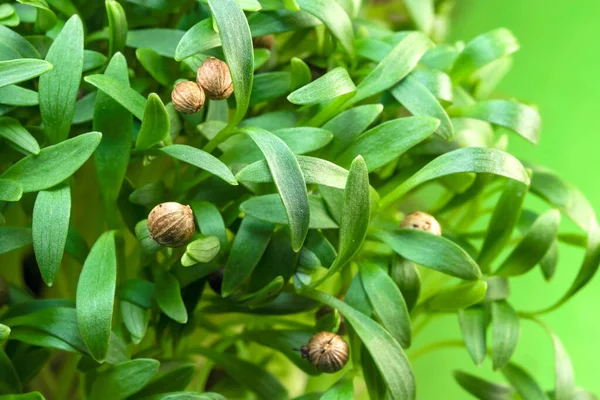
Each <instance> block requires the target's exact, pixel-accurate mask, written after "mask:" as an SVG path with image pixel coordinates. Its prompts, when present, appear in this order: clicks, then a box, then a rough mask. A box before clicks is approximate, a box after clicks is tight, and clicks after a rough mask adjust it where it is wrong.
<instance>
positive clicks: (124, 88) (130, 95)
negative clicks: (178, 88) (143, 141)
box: [83, 75, 146, 121]
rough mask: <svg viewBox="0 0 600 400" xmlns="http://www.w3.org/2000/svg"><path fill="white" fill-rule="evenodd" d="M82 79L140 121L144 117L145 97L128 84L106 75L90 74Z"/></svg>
mask: <svg viewBox="0 0 600 400" xmlns="http://www.w3.org/2000/svg"><path fill="white" fill-rule="evenodd" d="M83 79H84V80H85V81H86V82H88V83H90V84H92V85H93V86H95V87H97V88H98V89H100V90H101V91H102V92H104V93H106V94H107V95H108V96H110V97H111V98H112V99H113V100H115V101H116V102H117V103H119V104H120V105H122V106H123V107H125V108H126V109H127V110H128V111H129V112H130V113H132V114H133V115H134V116H135V117H136V118H137V119H139V120H140V121H141V120H143V119H144V108H145V107H146V99H145V98H144V96H142V95H141V94H139V93H138V92H137V91H135V90H133V89H132V88H130V87H129V85H127V84H124V83H123V82H121V81H119V80H118V79H115V78H113V77H111V76H107V75H90V76H86V77H85V78H83Z"/></svg>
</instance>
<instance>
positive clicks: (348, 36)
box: [296, 0, 354, 57]
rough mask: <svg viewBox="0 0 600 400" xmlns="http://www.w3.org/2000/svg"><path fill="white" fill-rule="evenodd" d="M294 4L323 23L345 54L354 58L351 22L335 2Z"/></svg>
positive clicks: (304, 0)
mask: <svg viewBox="0 0 600 400" xmlns="http://www.w3.org/2000/svg"><path fill="white" fill-rule="evenodd" d="M296 2H297V4H298V6H300V9H301V10H303V11H306V12H308V13H310V14H312V15H314V16H315V17H317V18H318V19H320V20H321V21H323V23H324V24H325V26H327V29H329V30H330V31H331V33H332V34H333V36H335V37H336V39H337V40H339V41H340V43H341V45H342V47H343V48H344V49H345V50H346V52H348V54H349V55H350V56H351V57H353V56H354V46H353V40H354V31H353V29H352V21H351V20H350V17H349V16H348V14H346V11H345V10H344V9H343V8H342V6H341V5H340V4H339V3H338V2H337V1H328V0H296Z"/></svg>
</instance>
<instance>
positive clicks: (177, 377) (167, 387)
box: [131, 363, 196, 400]
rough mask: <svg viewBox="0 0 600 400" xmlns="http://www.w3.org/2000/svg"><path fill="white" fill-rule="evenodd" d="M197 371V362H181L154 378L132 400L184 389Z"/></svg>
mask: <svg viewBox="0 0 600 400" xmlns="http://www.w3.org/2000/svg"><path fill="white" fill-rule="evenodd" d="M195 373H196V365H195V364H187V363H186V364H181V365H178V366H176V367H174V368H172V369H170V370H168V371H166V372H164V373H162V374H159V375H158V376H157V377H156V378H154V379H153V380H152V381H151V382H150V383H148V385H146V387H144V388H143V389H142V390H141V391H139V392H138V393H136V394H135V395H134V396H132V397H131V400H134V399H142V398H144V399H145V398H147V396H152V395H155V394H160V393H168V392H177V391H179V390H184V389H185V388H186V387H187V386H188V385H189V384H190V382H191V381H192V378H193V377H194V374H195Z"/></svg>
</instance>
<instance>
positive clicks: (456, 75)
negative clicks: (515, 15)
mask: <svg viewBox="0 0 600 400" xmlns="http://www.w3.org/2000/svg"><path fill="white" fill-rule="evenodd" d="M517 50H519V43H518V42H517V39H516V38H515V37H514V36H513V34H512V32H511V31H509V30H508V29H506V28H499V29H495V30H493V31H490V32H487V33H484V34H481V35H479V36H477V37H476V38H475V39H473V40H471V41H470V42H469V43H468V44H467V45H466V46H465V48H464V49H463V51H462V52H461V53H460V55H459V56H458V58H457V59H456V61H455V62H454V66H453V67H452V72H451V75H452V79H453V80H454V81H456V82H461V81H463V80H465V79H466V78H468V77H469V76H471V75H472V74H473V73H474V72H475V71H477V70H478V69H480V68H481V67H484V66H486V65H488V64H489V63H491V62H493V61H495V60H498V59H500V58H502V57H505V56H507V55H509V54H512V53H514V52H515V51H517Z"/></svg>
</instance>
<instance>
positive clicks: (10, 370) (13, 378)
mask: <svg viewBox="0 0 600 400" xmlns="http://www.w3.org/2000/svg"><path fill="white" fill-rule="evenodd" d="M22 391H23V388H22V387H21V381H20V379H19V375H18V374H17V371H16V370H15V367H14V366H13V364H12V362H11V361H10V358H8V356H7V355H6V353H5V352H4V350H3V349H2V348H0V394H7V393H20V392H22ZM2 397H4V396H2Z"/></svg>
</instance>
